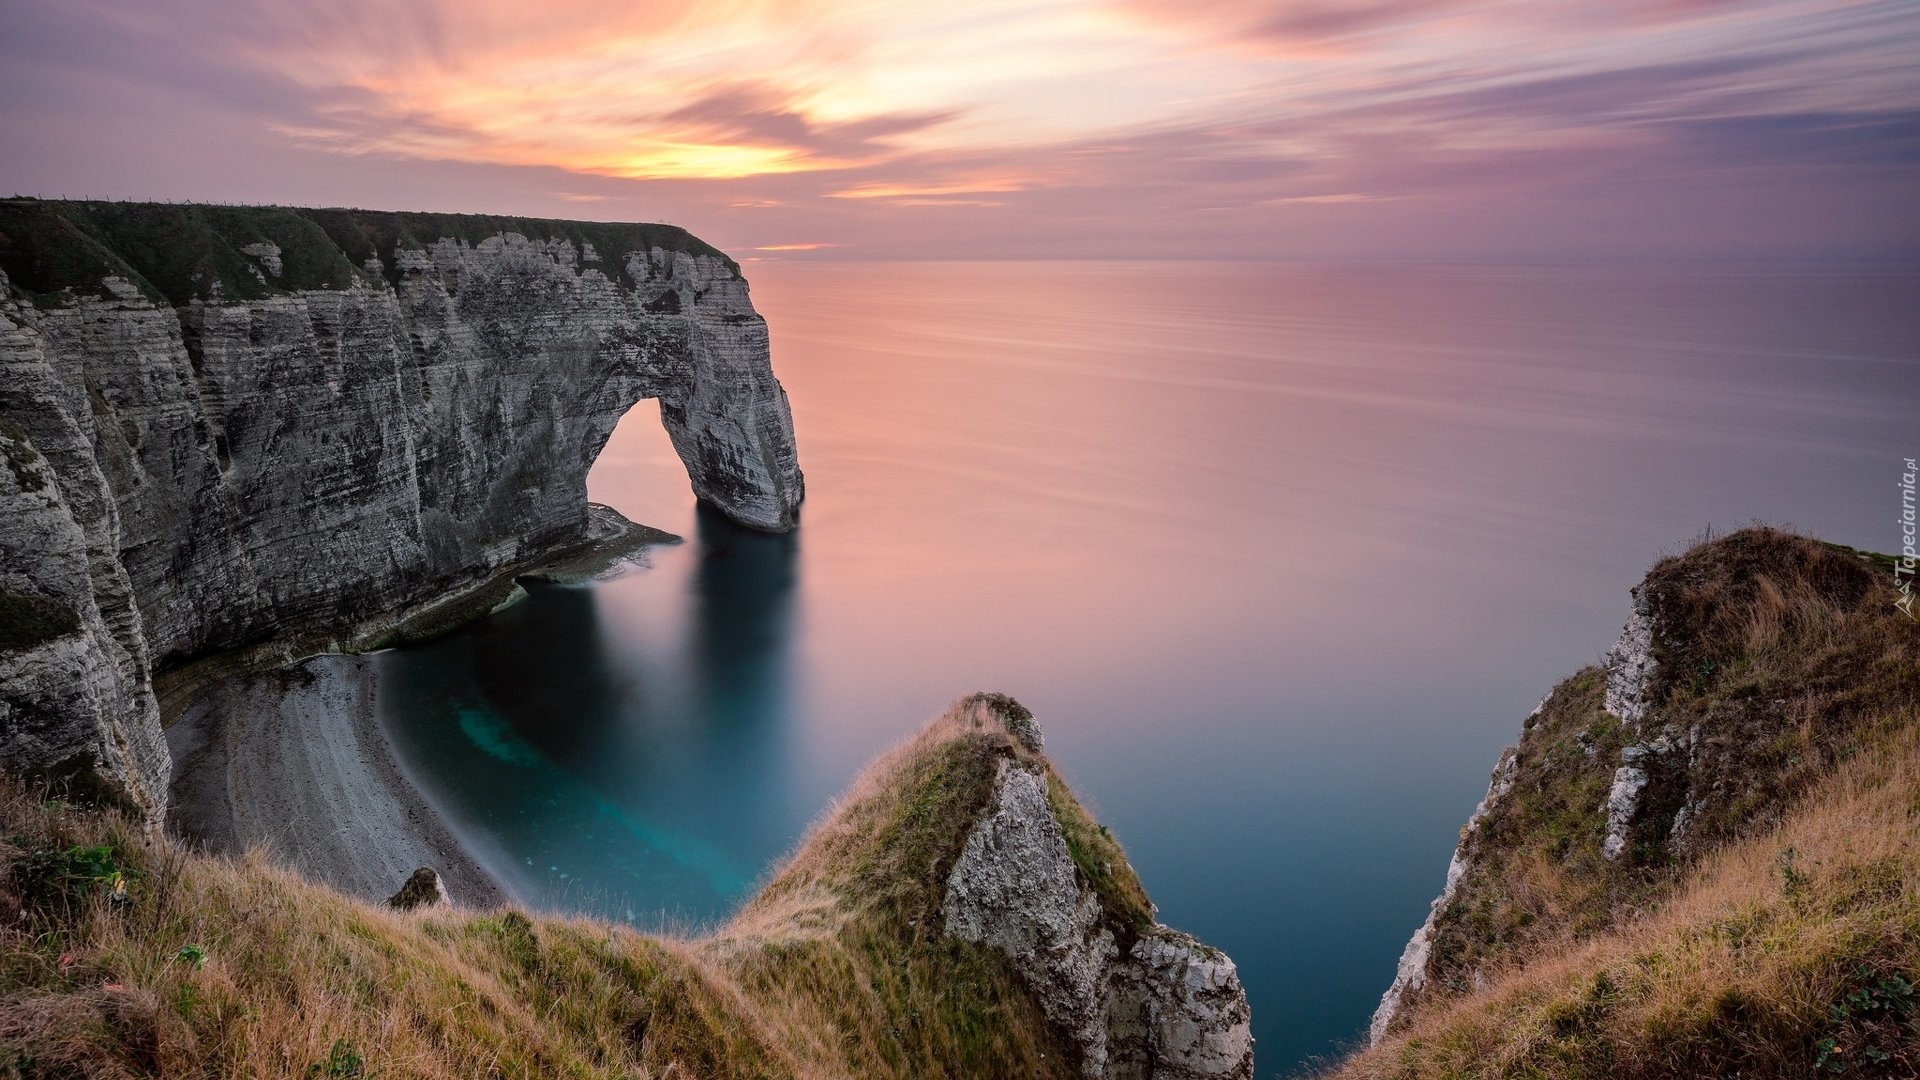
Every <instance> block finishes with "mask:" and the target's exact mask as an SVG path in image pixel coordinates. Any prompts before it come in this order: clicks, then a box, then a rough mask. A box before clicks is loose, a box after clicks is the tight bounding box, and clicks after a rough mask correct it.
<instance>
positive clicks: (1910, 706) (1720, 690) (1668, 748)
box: [1332, 528, 1920, 1080]
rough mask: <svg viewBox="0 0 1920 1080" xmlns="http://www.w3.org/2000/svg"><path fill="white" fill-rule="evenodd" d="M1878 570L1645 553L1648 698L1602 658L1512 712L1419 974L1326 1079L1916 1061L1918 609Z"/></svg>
mask: <svg viewBox="0 0 1920 1080" xmlns="http://www.w3.org/2000/svg"><path fill="white" fill-rule="evenodd" d="M1893 583H1894V577H1893V573H1892V568H1891V566H1890V565H1889V564H1888V563H1887V561H1886V560H1885V559H1884V558H1883V557H1878V556H1868V555H1863V554H1862V553H1859V552H1855V551H1852V550H1850V549H1845V548H1840V547H1836V546H1833V545H1828V544H1823V543H1820V542H1818V541H1814V540H1810V539H1807V538H1804V537H1799V536H1794V535H1792V534H1789V533H1785V532H1781V531H1778V530H1774V529H1766V528H1756V529H1748V530H1744V531H1741V532H1738V533H1734V534H1732V535H1730V536H1726V537H1723V538H1721V539H1718V540H1713V541H1710V542H1707V543H1703V544H1700V545H1698V546H1696V547H1694V548H1693V549H1692V550H1690V551H1688V552H1686V553H1685V554H1683V555H1680V556H1677V557H1674V558H1669V559H1665V560H1663V561H1661V562H1660V563H1659V564H1658V565H1656V566H1655V567H1654V568H1653V570H1652V572H1651V573H1650V574H1649V575H1648V577H1647V580H1646V582H1645V583H1644V584H1643V585H1642V586H1641V590H1640V597H1641V599H1642V601H1643V602H1644V603H1645V605H1646V608H1647V610H1648V612H1649V614H1650V617H1651V622H1652V626H1653V635H1652V655H1653V659H1654V661H1655V662H1654V666H1653V671H1652V674H1651V677H1650V678H1649V679H1648V682H1647V685H1646V687H1645V694H1644V699H1645V701H1646V702H1647V705H1648V707H1647V709H1646V715H1645V716H1644V717H1642V718H1640V719H1638V720H1625V719H1622V718H1621V717H1619V716H1616V715H1614V714H1613V713H1610V712H1608V711H1607V709H1606V707H1605V695H1606V686H1607V682H1608V672H1607V671H1605V670H1603V669H1601V668H1597V667H1596V668H1588V669H1585V670H1583V671H1580V672H1578V673H1576V674H1574V675H1573V676H1571V677H1570V678H1568V679H1567V680H1566V681H1564V682H1562V683H1561V684H1560V685H1559V686H1558V687H1556V688H1555V689H1554V691H1553V693H1552V694H1551V695H1550V696H1549V697H1548V698H1547V700H1546V701H1545V702H1543V703H1542V706H1541V708H1540V709H1539V710H1538V711H1537V712H1536V713H1535V714H1534V715H1533V716H1532V717H1529V718H1528V720H1527V724H1526V729H1525V731H1524V733H1523V735H1522V737H1521V740H1520V743H1519V745H1518V747H1517V749H1516V751H1515V752H1514V765H1513V774H1512V778H1511V785H1510V786H1509V787H1507V789H1506V791H1505V793H1504V794H1502V795H1501V796H1499V797H1498V798H1496V799H1493V800H1490V802H1489V805H1488V810H1487V813H1486V814H1485V815H1484V817H1483V818H1482V820H1481V821H1480V822H1479V823H1478V824H1477V826H1476V828H1475V829H1474V830H1473V831H1472V832H1471V833H1470V834H1468V836H1467V837H1466V839H1465V840H1464V841H1463V844H1462V849H1461V857H1462V860H1463V862H1464V864H1465V866H1466V871H1465V873H1464V874H1463V875H1462V876H1461V878H1460V880H1459V883H1458V885H1457V886H1456V888H1455V889H1454V891H1453V892H1452V893H1451V895H1450V897H1449V902H1448V903H1447V904H1445V906H1444V909H1443V910H1441V911H1439V912H1437V914H1436V918H1435V920H1434V925H1433V936H1432V939H1431V946H1430V954H1429V958H1428V962H1427V966H1426V969H1425V972H1426V976H1427V978H1426V981H1425V984H1424V986H1422V987H1420V988H1418V989H1417V990H1416V991H1413V992H1410V993H1409V995H1408V996H1407V997H1406V998H1405V999H1404V1002H1403V1009H1402V1011H1401V1012H1400V1014H1399V1017H1398V1019H1397V1020H1396V1022H1395V1024H1394V1025H1393V1027H1392V1029H1391V1032H1390V1033H1389V1035H1388V1037H1386V1038H1385V1039H1383V1040H1382V1041H1381V1042H1380V1043H1379V1044H1378V1045H1376V1046H1374V1047H1373V1048H1371V1049H1370V1050H1368V1051H1365V1052H1362V1053H1360V1054H1358V1055H1357V1056H1355V1057H1354V1058H1353V1059H1351V1060H1349V1061H1348V1062H1346V1063H1345V1064H1344V1065H1342V1066H1341V1067H1339V1068H1337V1069H1336V1070H1334V1071H1333V1072H1332V1075H1334V1076H1338V1077H1342V1078H1354V1080H1358V1078H1361V1077H1409V1078H1411V1077H1439V1076H1459V1077H1477V1076H1486V1077H1494V1076H1502V1077H1504V1076H1516V1077H1532V1076H1541V1077H1546V1076H1552V1077H1596V1078H1597V1077H1667V1076H1748V1077H1772V1076H1806V1075H1816V1074H1822V1073H1824V1074H1834V1075H1842V1074H1843V1075H1846V1076H1866V1077H1880V1076H1885V1077H1894V1076H1911V1075H1914V1073H1915V1070H1916V1069H1920V1026H1916V1025H1920V1008H1916V1007H1915V1002H1914V1000H1913V987H1914V986H1916V985H1920V626H1916V625H1915V624H1914V623H1913V622H1912V620H1910V619H1908V618H1907V617H1906V616H1905V615H1903V614H1901V613H1900V612H1898V611H1897V610H1896V609H1895V608H1894V599H1895V592H1894V590H1893V588H1892V586H1893ZM1623 762H1633V763H1636V764H1637V767H1638V768H1640V770H1641V773H1642V775H1643V776H1644V786H1642V787H1639V788H1638V789H1637V791H1634V792H1633V794H1634V795H1635V799H1634V800H1633V802H1632V814H1631V817H1630V819H1629V820H1628V821H1627V823H1626V825H1625V830H1624V832H1623V834H1622V835H1623V837H1624V839H1625V841H1626V842H1625V844H1624V845H1622V846H1621V847H1619V849H1618V850H1617V853H1616V854H1615V855H1614V856H1613V857H1611V858H1609V857H1608V855H1607V853H1606V848H1605V841H1606V837H1607V834H1608V832H1609V830H1610V825H1611V824H1616V823H1610V821H1609V802H1610V796H1611V795H1613V794H1616V793H1617V792H1618V791H1619V789H1620V782H1619V779H1618V775H1619V772H1621V771H1623V769H1622V768H1621V767H1622V763H1623ZM1636 779H1637V778H1636ZM1613 801H1614V802H1616V803H1618V802H1619V801H1620V800H1618V799H1614V800H1613ZM1620 816H1621V815H1618V814H1616V815H1615V817H1616V818H1618V817H1620Z"/></svg>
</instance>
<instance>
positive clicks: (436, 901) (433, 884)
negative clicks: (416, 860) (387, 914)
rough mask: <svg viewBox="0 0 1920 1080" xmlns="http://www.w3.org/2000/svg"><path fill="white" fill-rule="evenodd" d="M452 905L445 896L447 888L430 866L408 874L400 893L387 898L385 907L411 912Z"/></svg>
mask: <svg viewBox="0 0 1920 1080" xmlns="http://www.w3.org/2000/svg"><path fill="white" fill-rule="evenodd" d="M452 903H453V901H452V900H451V899H449V898H448V896H447V887H446V886H445V885H444V884H442V883H441V881H440V875H439V874H438V873H435V872H434V869H433V867H431V866H423V867H421V868H420V869H418V870H415V871H414V872H413V873H412V874H409V875H408V876H407V880H406V881H405V883H403V884H402V885H401V886H400V891H399V892H397V893H394V894H393V895H392V896H389V897H387V906H388V907H390V908H399V909H400V910H401V911H412V910H413V909H414V908H418V907H446V906H448V905H450V904H452Z"/></svg>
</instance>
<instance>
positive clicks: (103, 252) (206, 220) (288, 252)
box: [0, 198, 739, 306]
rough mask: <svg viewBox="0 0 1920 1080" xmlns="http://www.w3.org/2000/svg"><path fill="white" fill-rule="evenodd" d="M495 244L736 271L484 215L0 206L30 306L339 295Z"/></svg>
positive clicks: (611, 235)
mask: <svg viewBox="0 0 1920 1080" xmlns="http://www.w3.org/2000/svg"><path fill="white" fill-rule="evenodd" d="M503 232H514V233H519V234H521V235H523V236H527V237H530V238H533V239H541V240H545V239H552V238H555V237H560V238H564V239H566V240H569V241H571V242H572V243H574V244H575V245H576V246H578V245H581V244H588V243H590V244H592V245H593V247H594V249H595V250H596V252H597V254H598V255H599V257H600V261H599V262H598V263H597V264H591V265H597V266H598V268H599V269H601V270H602V272H604V273H606V274H607V275H608V276H610V277H613V278H614V279H616V280H618V281H622V282H624V283H626V284H628V285H629V286H631V285H633V284H635V282H634V281H633V280H632V277H631V275H629V274H628V273H627V269H626V265H625V262H626V256H627V254H628V253H630V252H634V251H646V250H648V249H650V248H654V247H659V248H664V249H666V250H669V251H685V252H691V253H694V254H701V255H709V256H712V257H715V258H719V259H722V260H724V261H725V262H726V263H727V265H728V266H730V267H732V268H733V269H734V270H736V271H737V270H738V269H739V267H738V264H736V263H734V262H733V260H731V259H729V258H727V256H726V255H725V254H723V253H722V252H720V251H719V250H718V249H716V248H714V247H712V246H711V245H709V244H707V243H705V242H704V241H702V240H700V239H698V238H697V237H695V236H693V235H692V234H691V233H688V232H687V231H686V230H685V229H682V228H679V227H678V226H674V225H656V224H640V223H632V224H627V223H615V222H584V221H564V220H556V219H547V218H522V217H500V216H492V215H483V214H426V213H398V212H387V211H374V210H348V209H307V208H301V207H279V206H214V205H203V204H191V203H135V202H81V201H57V200H44V199H30V198H11V199H0V270H4V271H5V272H6V274H7V277H8V278H9V279H10V280H11V281H12V283H13V286H14V288H15V289H17V290H19V291H21V292H22V293H23V294H25V295H26V296H27V297H28V298H29V299H31V300H32V301H33V302H34V303H36V304H39V305H42V306H51V305H58V304H61V303H64V302H65V300H66V298H67V297H68V296H71V295H87V296H95V295H104V290H103V289H102V286H101V284H100V283H101V279H103V278H105V277H107V276H109V275H116V276H119V277H123V278H125V279H127V280H128V281H130V282H132V283H133V285H134V286H135V287H136V288H138V289H139V290H140V291H141V292H142V293H143V294H144V295H145V296H146V297H147V298H148V299H150V300H152V301H154V302H155V303H166V304H172V305H175V306H179V305H184V304H187V303H190V302H192V301H194V300H205V299H209V298H211V297H213V296H214V295H216V292H217V294H218V295H219V296H221V297H223V298H226V299H232V300H251V299H258V298H261V297H266V296H275V295H281V294H284V293H288V292H294V291H298V290H303V289H340V288H346V287H348V286H350V285H352V284H353V283H354V282H355V281H357V280H364V279H365V277H366V271H365V267H366V264H367V260H368V259H369V258H376V259H378V261H379V265H380V267H381V273H382V275H383V276H384V277H385V279H386V280H387V281H389V282H393V281H397V280H398V278H399V275H398V271H397V270H396V269H395V266H394V249H395V247H396V246H400V247H424V246H426V245H427V244H430V243H432V242H434V241H437V240H440V239H454V240H461V241H464V242H466V243H468V244H478V243H480V242H482V241H484V240H486V239H489V238H491V237H494V236H498V235H499V234H501V233H503ZM256 243H271V244H274V245H276V246H277V247H279V249H280V253H281V261H282V272H281V274H280V275H278V276H271V275H268V276H265V277H264V279H263V276H262V275H261V274H260V273H257V272H256V267H257V263H256V262H255V260H254V259H252V258H250V257H249V256H248V255H246V254H245V252H244V251H242V250H241V249H242V248H244V247H246V246H248V245H250V244H256Z"/></svg>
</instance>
